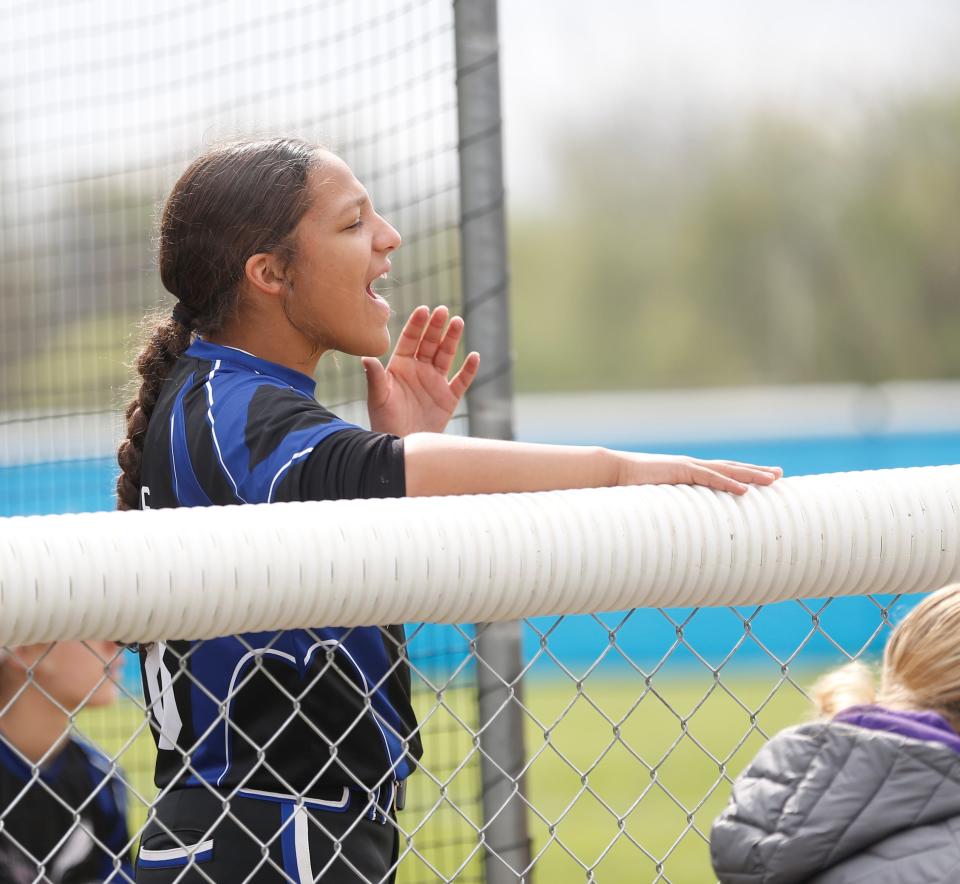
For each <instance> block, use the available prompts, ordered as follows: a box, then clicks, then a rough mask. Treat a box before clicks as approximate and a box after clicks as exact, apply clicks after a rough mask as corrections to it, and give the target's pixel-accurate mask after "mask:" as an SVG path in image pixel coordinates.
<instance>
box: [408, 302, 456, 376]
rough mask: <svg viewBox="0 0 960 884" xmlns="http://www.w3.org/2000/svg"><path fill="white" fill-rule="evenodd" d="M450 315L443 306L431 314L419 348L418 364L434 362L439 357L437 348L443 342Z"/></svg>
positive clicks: (436, 308) (417, 354)
mask: <svg viewBox="0 0 960 884" xmlns="http://www.w3.org/2000/svg"><path fill="white" fill-rule="evenodd" d="M448 315H449V311H448V310H447V308H446V307H444V306H443V305H441V306H440V307H435V308H434V310H433V312H432V313H431V314H430V321H429V322H428V323H427V325H426V328H424V330H423V336H422V337H421V338H420V343H419V344H418V346H417V353H416V357H417V361H418V362H433V357H434V356H436V355H437V348H438V347H439V346H440V342H441V341H442V340H443V329H444V326H446V324H447V316H448Z"/></svg>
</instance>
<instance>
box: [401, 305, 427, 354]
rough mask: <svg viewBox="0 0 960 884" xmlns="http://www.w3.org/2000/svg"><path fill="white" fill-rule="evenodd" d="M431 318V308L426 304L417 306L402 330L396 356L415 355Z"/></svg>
mask: <svg viewBox="0 0 960 884" xmlns="http://www.w3.org/2000/svg"><path fill="white" fill-rule="evenodd" d="M429 320H430V308H429V307H426V306H420V307H417V309H416V310H414V311H413V313H411V314H410V318H409V319H408V320H407V322H406V324H405V325H404V327H403V331H402V332H400V340H399V341H397V347H396V349H395V350H394V351H393V355H394V356H401V357H408V356H414V355H416V352H417V347H418V346H419V345H420V338H421V337H423V330H424V328H425V327H426V326H427V323H428V321H429Z"/></svg>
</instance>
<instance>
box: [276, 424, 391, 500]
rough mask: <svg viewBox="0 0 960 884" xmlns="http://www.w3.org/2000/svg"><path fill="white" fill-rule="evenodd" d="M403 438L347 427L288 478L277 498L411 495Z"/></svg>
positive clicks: (316, 448) (352, 497) (317, 447)
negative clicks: (407, 480)
mask: <svg viewBox="0 0 960 884" xmlns="http://www.w3.org/2000/svg"><path fill="white" fill-rule="evenodd" d="M406 493H407V492H406V474H405V471H404V460H403V440H402V439H400V438H399V437H398V436H391V435H390V434H389V433H373V432H370V431H368V430H361V429H344V430H339V431H337V432H335V433H331V434H330V435H329V436H327V437H326V438H325V439H323V440H322V441H321V442H319V443H318V444H317V445H316V446H315V447H314V449H313V451H312V452H310V454H309V455H308V456H307V457H305V458H304V459H303V460H302V461H299V462H298V463H295V464H294V465H293V466H292V467H291V469H290V470H289V471H288V472H287V474H286V475H285V476H284V478H283V481H282V482H281V484H280V486H279V487H278V489H277V492H276V494H275V495H274V500H283V501H291V500H344V499H354V498H368V497H403V496H405V495H406Z"/></svg>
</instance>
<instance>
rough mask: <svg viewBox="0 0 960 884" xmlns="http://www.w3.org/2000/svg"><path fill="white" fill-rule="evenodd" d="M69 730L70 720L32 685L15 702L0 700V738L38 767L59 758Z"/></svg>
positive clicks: (6, 699)
mask: <svg viewBox="0 0 960 884" xmlns="http://www.w3.org/2000/svg"><path fill="white" fill-rule="evenodd" d="M7 703H9V704H10V705H7ZM69 729H70V716H69V715H68V714H67V713H66V712H64V711H63V710H62V709H60V707H59V706H57V705H56V704H54V703H53V702H51V701H50V700H48V699H47V698H46V697H45V696H44V695H43V694H42V693H41V692H40V691H39V690H37V689H36V688H33V687H32V686H30V685H28V686H27V688H26V690H24V691H23V692H22V693H21V694H20V695H19V696H18V697H17V698H16V699H15V700H12V701H11V700H9V698H6V697H4V698H3V699H0V734H2V735H3V737H4V738H5V739H6V740H7V742H8V743H10V744H11V745H12V746H14V747H15V748H16V749H17V750H18V751H19V752H20V753H21V754H22V755H24V756H26V757H27V758H28V759H30V761H32V762H33V763H35V764H39V763H41V762H49V761H52V760H53V759H54V758H55V757H56V756H57V754H58V753H59V751H60V748H61V745H62V743H63V742H64V741H65V740H66V739H67V737H68V736H69Z"/></svg>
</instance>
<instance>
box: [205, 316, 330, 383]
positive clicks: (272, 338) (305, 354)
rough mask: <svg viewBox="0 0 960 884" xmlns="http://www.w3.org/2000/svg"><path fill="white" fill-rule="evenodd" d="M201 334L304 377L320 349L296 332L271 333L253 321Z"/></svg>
mask: <svg viewBox="0 0 960 884" xmlns="http://www.w3.org/2000/svg"><path fill="white" fill-rule="evenodd" d="M205 337H206V340H208V341H210V343H211V344H220V345H221V346H224V347H236V348H237V349H238V350H246V351H247V353H250V354H252V355H253V356H256V357H257V358H259V359H265V360H266V361H267V362H274V363H276V364H277V365H283V366H285V367H286V368H292V369H293V370H294V371H299V372H300V373H301V374H305V375H307V376H308V377H313V375H314V372H316V370H317V363H318V362H319V361H320V357H321V356H322V355H323V353H324V351H323V350H322V349H319V348H316V347H314V346H312V345H310V343H309V342H307V341H306V340H305V339H304V338H303V337H302V336H301V335H299V334H297V335H296V336H295V337H294V336H293V335H290V334H283V333H282V332H279V333H274V330H273V329H270V328H269V326H267V327H264V326H259V327H258V326H257V325H256V324H255V323H250V324H248V325H247V326H245V327H234V328H225V329H223V330H221V331H219V332H217V333H216V334H212V335H206V336H205Z"/></svg>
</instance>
